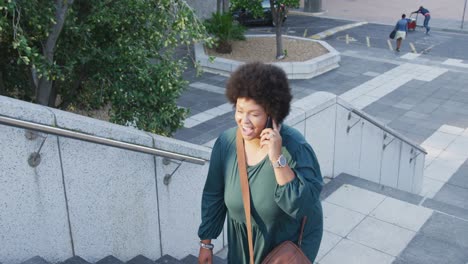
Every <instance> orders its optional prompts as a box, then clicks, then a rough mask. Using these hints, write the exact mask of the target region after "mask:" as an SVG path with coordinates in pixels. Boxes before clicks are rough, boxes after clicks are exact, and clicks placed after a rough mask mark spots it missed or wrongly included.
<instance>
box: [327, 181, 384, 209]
mask: <svg viewBox="0 0 468 264" xmlns="http://www.w3.org/2000/svg"><path fill="white" fill-rule="evenodd" d="M349 197H353V199H352V200H351V199H349ZM384 199H385V196H383V195H381V194H378V193H375V192H371V191H368V190H365V189H362V188H358V187H355V186H352V185H347V184H345V185H342V186H341V187H340V188H339V189H338V190H336V191H335V192H334V193H333V194H331V195H330V196H328V197H327V199H326V200H325V201H327V202H330V203H333V204H335V205H339V206H342V207H344V208H348V209H351V210H354V211H356V212H359V213H361V214H365V215H367V214H369V213H370V212H371V211H372V210H374V209H375V208H376V207H377V205H379V204H380V203H381V202H382V201H383V200H384Z"/></svg>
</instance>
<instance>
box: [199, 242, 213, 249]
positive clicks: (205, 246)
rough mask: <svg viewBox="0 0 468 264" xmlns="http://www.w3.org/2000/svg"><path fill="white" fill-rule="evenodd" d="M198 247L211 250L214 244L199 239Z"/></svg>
mask: <svg viewBox="0 0 468 264" xmlns="http://www.w3.org/2000/svg"><path fill="white" fill-rule="evenodd" d="M200 247H202V248H204V249H210V250H212V249H213V248H214V245H213V244H205V243H203V242H201V241H200Z"/></svg>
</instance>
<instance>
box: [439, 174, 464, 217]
mask: <svg viewBox="0 0 468 264" xmlns="http://www.w3.org/2000/svg"><path fill="white" fill-rule="evenodd" d="M465 176H466V174H465ZM434 200H437V201H441V202H445V203H448V204H450V205H454V206H457V207H460V208H463V209H467V210H468V189H467V188H462V187H459V186H456V185H452V184H445V185H444V186H443V187H442V189H441V190H440V191H439V192H438V193H437V194H436V196H435V197H434Z"/></svg>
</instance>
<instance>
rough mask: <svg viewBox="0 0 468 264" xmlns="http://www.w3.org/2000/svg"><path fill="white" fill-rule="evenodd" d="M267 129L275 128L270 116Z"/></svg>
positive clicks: (266, 125)
mask: <svg viewBox="0 0 468 264" xmlns="http://www.w3.org/2000/svg"><path fill="white" fill-rule="evenodd" d="M265 128H273V121H272V120H271V117H270V116H268V118H267V121H266V124H265Z"/></svg>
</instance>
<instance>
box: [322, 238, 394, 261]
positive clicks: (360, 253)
mask: <svg viewBox="0 0 468 264" xmlns="http://www.w3.org/2000/svg"><path fill="white" fill-rule="evenodd" d="M393 259H394V258H393V257H392V256H390V255H388V254H385V253H382V252H380V251H377V250H375V249H372V248H369V247H366V246H363V245H361V244H359V243H356V242H353V241H351V240H348V239H343V240H341V241H340V242H339V243H338V245H336V247H335V248H333V249H332V250H331V251H330V252H329V253H328V254H326V255H325V257H323V258H322V259H320V260H319V262H320V264H338V263H344V262H343V261H344V260H346V261H345V263H346V264H375V263H379V264H386V263H392V262H393Z"/></svg>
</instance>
